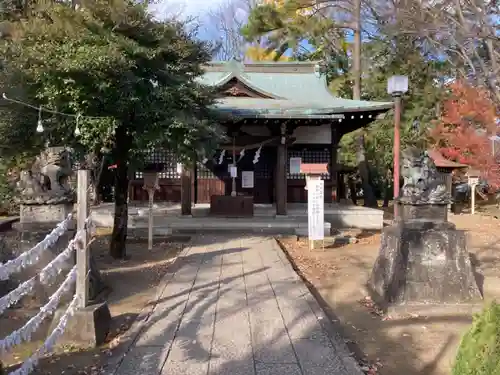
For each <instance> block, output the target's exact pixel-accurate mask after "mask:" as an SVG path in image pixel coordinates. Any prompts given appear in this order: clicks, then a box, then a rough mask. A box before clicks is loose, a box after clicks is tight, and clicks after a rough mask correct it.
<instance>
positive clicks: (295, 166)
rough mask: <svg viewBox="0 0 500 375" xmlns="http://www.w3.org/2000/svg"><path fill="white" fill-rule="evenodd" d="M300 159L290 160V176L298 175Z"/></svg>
mask: <svg viewBox="0 0 500 375" xmlns="http://www.w3.org/2000/svg"><path fill="white" fill-rule="evenodd" d="M301 164H302V158H290V174H300V165H301Z"/></svg>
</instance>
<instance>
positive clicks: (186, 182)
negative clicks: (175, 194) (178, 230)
mask: <svg viewBox="0 0 500 375" xmlns="http://www.w3.org/2000/svg"><path fill="white" fill-rule="evenodd" d="M192 174H193V173H192V170H191V168H187V167H186V166H183V168H182V172H181V213H182V215H191V176H192Z"/></svg>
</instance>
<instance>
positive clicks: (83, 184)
mask: <svg viewBox="0 0 500 375" xmlns="http://www.w3.org/2000/svg"><path fill="white" fill-rule="evenodd" d="M77 176H78V182H77V205H76V230H77V234H80V235H81V237H80V240H79V241H77V249H76V294H77V295H78V307H79V308H82V309H83V308H85V307H87V306H88V305H89V292H90V284H89V277H88V276H89V274H88V272H89V270H90V251H89V248H88V243H89V231H88V229H87V218H88V217H89V200H88V193H87V189H88V186H89V181H90V171H88V170H79V171H78V174H77Z"/></svg>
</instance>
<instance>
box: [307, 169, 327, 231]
mask: <svg viewBox="0 0 500 375" xmlns="http://www.w3.org/2000/svg"><path fill="white" fill-rule="evenodd" d="M324 206H325V182H324V181H323V180H322V179H321V178H318V179H312V178H310V179H308V180H307V224H308V235H309V240H310V241H311V240H312V241H316V240H323V239H324V238H325V207H324Z"/></svg>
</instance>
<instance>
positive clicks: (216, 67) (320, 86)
mask: <svg viewBox="0 0 500 375" xmlns="http://www.w3.org/2000/svg"><path fill="white" fill-rule="evenodd" d="M318 71H319V69H318V66H317V64H316V63H314V62H265V63H250V64H242V63H239V62H237V61H234V60H233V61H229V62H212V63H211V64H209V65H208V67H207V71H206V73H205V74H204V75H203V76H202V77H201V78H200V82H201V83H204V84H206V85H209V86H222V85H224V84H225V83H227V82H228V81H229V80H231V79H233V78H236V79H238V80H239V81H241V82H242V83H243V84H244V85H246V86H248V87H249V88H250V89H252V90H255V91H257V92H260V93H261V94H263V95H265V96H268V97H271V99H260V98H241V97H227V98H222V99H220V100H219V103H218V104H217V108H218V109H220V110H221V111H223V112H228V113H232V114H234V115H240V116H243V117H253V116H256V117H304V116H305V117H336V116H334V115H335V114H345V113H346V112H350V113H352V112H367V111H387V110H389V109H390V108H392V106H393V103H392V102H370V101H363V100H350V99H342V98H338V97H335V96H333V95H332V94H331V93H330V91H329V90H328V88H327V84H326V79H325V77H324V75H320V74H318ZM337 117H338V116H337Z"/></svg>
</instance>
